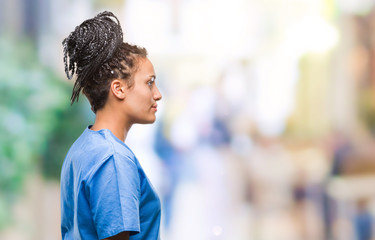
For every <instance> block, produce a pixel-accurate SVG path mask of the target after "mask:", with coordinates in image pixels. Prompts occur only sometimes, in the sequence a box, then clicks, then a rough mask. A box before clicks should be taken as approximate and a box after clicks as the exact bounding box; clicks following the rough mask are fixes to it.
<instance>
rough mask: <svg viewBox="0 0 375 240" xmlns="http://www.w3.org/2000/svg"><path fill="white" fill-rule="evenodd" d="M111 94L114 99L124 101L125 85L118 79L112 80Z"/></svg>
mask: <svg viewBox="0 0 375 240" xmlns="http://www.w3.org/2000/svg"><path fill="white" fill-rule="evenodd" d="M111 92H112V93H113V95H114V96H115V97H116V98H118V99H121V100H123V99H125V96H126V94H125V93H126V84H125V83H124V82H123V81H121V80H119V79H115V80H113V81H112V82H111Z"/></svg>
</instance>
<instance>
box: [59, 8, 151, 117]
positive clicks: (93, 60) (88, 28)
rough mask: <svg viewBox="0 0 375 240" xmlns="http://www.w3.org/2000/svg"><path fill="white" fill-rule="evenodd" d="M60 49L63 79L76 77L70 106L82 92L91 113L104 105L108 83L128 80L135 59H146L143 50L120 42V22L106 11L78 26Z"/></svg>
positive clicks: (121, 35)
mask: <svg viewBox="0 0 375 240" xmlns="http://www.w3.org/2000/svg"><path fill="white" fill-rule="evenodd" d="M63 47H64V50H63V51H64V58H63V60H64V65H65V73H66V76H67V78H68V79H72V78H73V76H74V74H76V76H77V79H76V81H75V83H74V87H73V91H72V96H71V104H73V102H74V101H78V98H79V94H80V92H81V90H82V91H83V93H84V94H85V95H86V97H87V98H88V99H89V101H90V104H91V106H92V110H93V111H94V112H96V110H98V109H100V108H102V107H103V106H104V104H105V102H106V99H107V96H108V91H109V84H110V82H111V81H110V80H113V79H116V78H121V79H125V80H129V79H130V76H131V74H132V70H133V68H134V65H135V62H134V60H135V58H136V57H137V56H138V57H139V56H141V57H146V56H147V51H146V49H144V48H140V47H138V46H135V45H130V44H128V43H124V42H123V33H122V29H121V25H120V22H119V20H118V19H117V17H116V16H115V15H114V14H113V13H111V12H107V11H105V12H102V13H99V14H98V15H96V16H95V17H94V18H91V19H88V20H86V21H84V22H83V23H82V24H81V25H79V26H77V27H76V28H75V30H74V31H73V32H71V33H70V34H69V36H68V37H67V38H65V39H64V41H63ZM128 85H129V86H130V85H131V84H130V81H128Z"/></svg>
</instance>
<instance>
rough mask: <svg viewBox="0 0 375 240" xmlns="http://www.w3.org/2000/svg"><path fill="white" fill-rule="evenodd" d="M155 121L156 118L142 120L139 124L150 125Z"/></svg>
mask: <svg viewBox="0 0 375 240" xmlns="http://www.w3.org/2000/svg"><path fill="white" fill-rule="evenodd" d="M155 121H156V118H155V117H154V118H150V119H144V120H143V121H139V123H140V124H152V123H154V122H155Z"/></svg>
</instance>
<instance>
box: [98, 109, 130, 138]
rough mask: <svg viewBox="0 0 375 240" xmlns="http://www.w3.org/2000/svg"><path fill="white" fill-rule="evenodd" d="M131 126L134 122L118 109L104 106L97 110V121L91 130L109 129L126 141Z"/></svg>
mask: <svg viewBox="0 0 375 240" xmlns="http://www.w3.org/2000/svg"><path fill="white" fill-rule="evenodd" d="M131 126H132V124H131V123H130V122H129V121H127V120H126V119H124V117H122V116H121V115H120V114H119V113H118V112H117V111H111V110H110V109H107V108H104V109H101V110H98V111H97V112H96V118H95V123H94V125H92V127H91V130H94V131H99V130H101V129H108V130H110V131H111V132H112V133H113V135H115V136H116V137H117V138H118V139H120V140H121V141H123V142H125V139H126V136H127V134H128V132H129V130H130V128H131Z"/></svg>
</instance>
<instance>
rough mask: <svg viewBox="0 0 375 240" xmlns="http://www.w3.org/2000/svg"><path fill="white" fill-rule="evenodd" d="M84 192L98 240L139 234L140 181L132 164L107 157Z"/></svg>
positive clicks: (126, 159) (116, 156)
mask: <svg viewBox="0 0 375 240" xmlns="http://www.w3.org/2000/svg"><path fill="white" fill-rule="evenodd" d="M86 189H87V193H88V196H87V197H88V200H89V204H90V209H91V213H92V216H93V222H94V225H95V228H96V231H97V234H98V237H99V239H103V238H108V237H111V236H114V235H117V234H118V233H120V232H123V231H130V232H139V231H140V220H139V201H140V180H139V175H138V169H137V166H136V165H135V163H134V162H133V161H131V160H130V159H129V158H127V157H122V156H119V155H112V156H110V157H109V158H108V159H107V160H106V161H105V162H104V163H103V164H102V165H101V166H100V167H99V168H98V169H97V170H96V171H95V173H93V174H92V176H91V178H90V180H89V181H88V183H87V187H86Z"/></svg>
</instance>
